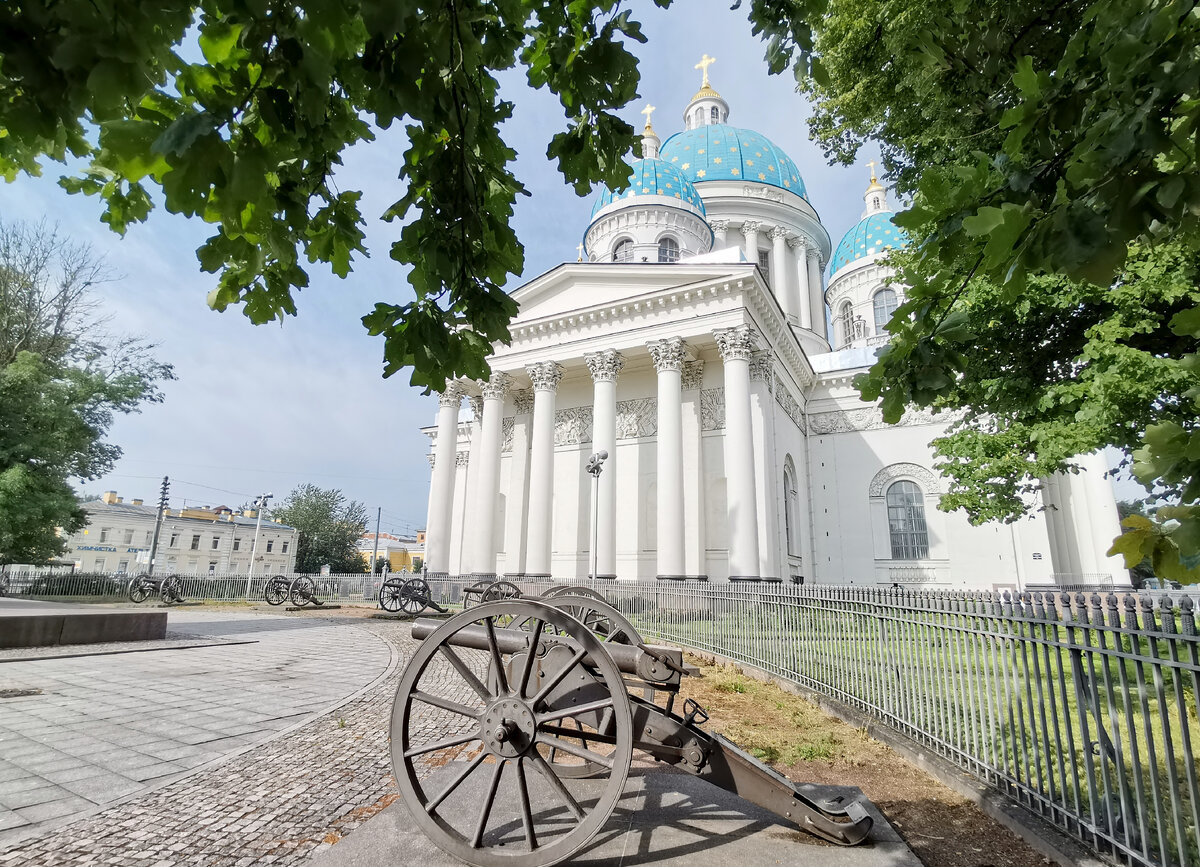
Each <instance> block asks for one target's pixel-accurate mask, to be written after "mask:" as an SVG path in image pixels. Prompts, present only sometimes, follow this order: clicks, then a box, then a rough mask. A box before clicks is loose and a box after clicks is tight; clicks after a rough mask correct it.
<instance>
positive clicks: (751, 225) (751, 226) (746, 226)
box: [742, 220, 762, 237]
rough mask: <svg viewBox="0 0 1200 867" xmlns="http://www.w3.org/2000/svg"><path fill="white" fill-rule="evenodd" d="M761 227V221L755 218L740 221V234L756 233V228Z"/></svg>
mask: <svg viewBox="0 0 1200 867" xmlns="http://www.w3.org/2000/svg"><path fill="white" fill-rule="evenodd" d="M761 228H762V223H760V222H758V221H757V220H747V221H746V222H744V223H742V234H743V235H746V236H747V237H749V236H750V235H757V234H758V230H759V229H761Z"/></svg>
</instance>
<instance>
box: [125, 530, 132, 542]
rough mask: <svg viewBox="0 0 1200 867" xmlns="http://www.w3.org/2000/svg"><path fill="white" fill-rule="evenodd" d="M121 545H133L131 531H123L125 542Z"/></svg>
mask: <svg viewBox="0 0 1200 867" xmlns="http://www.w3.org/2000/svg"><path fill="white" fill-rule="evenodd" d="M123 544H125V545H132V544H133V530H126V531H125V542H124V543H123Z"/></svg>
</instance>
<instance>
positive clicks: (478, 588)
mask: <svg viewBox="0 0 1200 867" xmlns="http://www.w3.org/2000/svg"><path fill="white" fill-rule="evenodd" d="M491 586H492V582H491V581H476V582H475V583H474V584H471V585H470V586H468V587H464V588H463V599H462V601H463V608H470V607H471V606H472V605H476V604H478V603H479V602H481V601H482V599H481V597H482V596H483V594H484V591H485V590H487V589H488V588H489V587H491Z"/></svg>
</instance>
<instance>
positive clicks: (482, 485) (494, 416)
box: [471, 372, 510, 580]
mask: <svg viewBox="0 0 1200 867" xmlns="http://www.w3.org/2000/svg"><path fill="white" fill-rule="evenodd" d="M509 382H510V380H509V377H508V375H507V374H505V373H499V372H496V373H493V374H492V378H491V379H489V380H488V381H487V382H482V381H481V382H480V383H479V387H480V389H481V391H482V392H483V429H482V437H481V439H480V444H479V485H478V487H477V488H476V489H475V496H476V500H475V522H474V526H473V527H471V533H472V534H473V535H474V537H475V556H474V557H473V558H472V561H471V573H472V576H473V577H475V578H476V579H478V580H486V579H488V578H495V577H496V554H497V549H496V512H497V510H498V506H499V502H498V500H499V497H500V441H501V428H502V426H503V421H504V419H503V416H504V395H505V393H506V392H507V391H508V385H509Z"/></svg>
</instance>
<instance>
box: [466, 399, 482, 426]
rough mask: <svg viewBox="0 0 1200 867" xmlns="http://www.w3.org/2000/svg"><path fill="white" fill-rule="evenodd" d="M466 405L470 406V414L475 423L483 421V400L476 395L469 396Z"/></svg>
mask: <svg viewBox="0 0 1200 867" xmlns="http://www.w3.org/2000/svg"><path fill="white" fill-rule="evenodd" d="M467 403H469V404H471V413H472V415H474V416H475V421H477V422H478V421H483V398H482V397H480V396H479V395H477V394H469V395H467Z"/></svg>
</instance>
